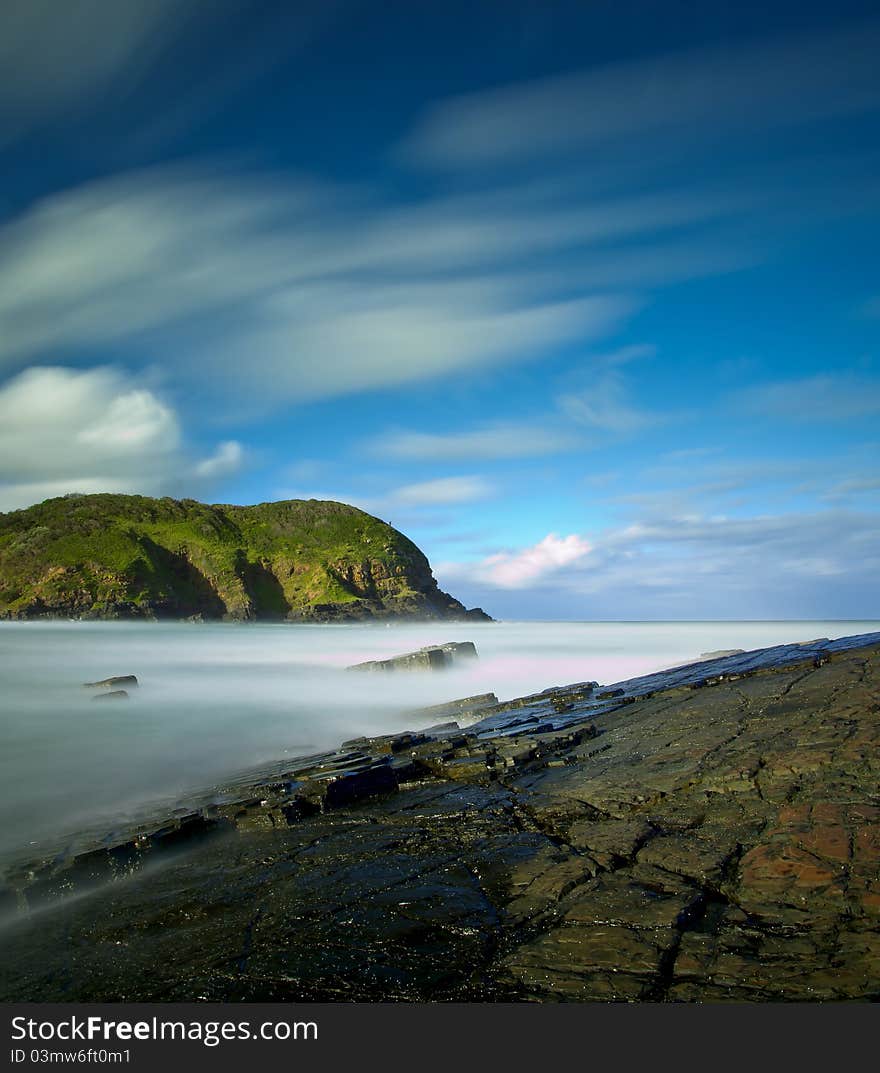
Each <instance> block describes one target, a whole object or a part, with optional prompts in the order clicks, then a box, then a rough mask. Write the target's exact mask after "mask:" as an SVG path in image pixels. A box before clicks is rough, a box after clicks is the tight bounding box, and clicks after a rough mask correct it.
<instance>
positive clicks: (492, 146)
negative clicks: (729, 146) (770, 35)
mask: <svg viewBox="0 0 880 1073" xmlns="http://www.w3.org/2000/svg"><path fill="white" fill-rule="evenodd" d="M878 51H880V23H877V22H876V21H874V22H868V23H864V24H861V25H855V26H849V27H846V28H844V29H842V30H838V31H835V32H830V33H829V32H824V33H821V34H819V33H814V34H810V35H802V36H799V37H788V38H778V39H775V40H768V41H761V42H758V43H747V44H744V45H741V46H733V45H728V46H722V47H718V48H711V49H703V50H701V51H692V52H682V53H678V54H674V55H667V56H661V57H658V58H652V59H649V60H637V61H632V62H624V63H615V64H611V65H609V66H607V67H603V68H596V69H593V70H590V71H585V72H579V73H574V74H569V75H563V76H557V77H553V78H549V79H545V80H543V81H535V82H531V83H527V84H525V85H523V84H518V85H512V86H503V87H500V88H497V89H492V90H488V91H483V92H480V93H475V94H471V95H467V96H463V97H458V98H454V99H452V100H449V101H444V102H441V103H440V104H438V105H435V106H434V107H432V108H431V109H430V110H429V111H428V112H427V114H426V115H425V117H424V118H423V121H422V123H421V125H420V126H419V127H418V128H417V129H416V130H415V132H414V133H413V134H412V135H410V136H409V137H408V138H407V139H406V141H405V143H404V144H403V146H402V147H401V153H402V155H403V156H404V158H405V159H407V160H410V161H413V162H417V163H419V164H424V165H429V166H432V167H443V168H460V167H474V166H480V165H486V164H493V163H497V162H501V161H504V162H510V161H513V160H517V159H524V158H541V157H544V156H545V155H546V154H548V153H552V152H554V151H558V150H565V149H571V148H583V147H588V146H596V145H599V144H608V143H618V142H620V141H622V140H624V139H628V140H629V141H630V144H631V143H632V142H633V141H638V140H639V139H644V138H646V137H648V136H650V135H652V134H663V135H664V136H665V137H667V138H668V137H670V136H681V135H685V136H688V135H690V136H693V135H694V134H695V133H697V134H699V132H702V131H705V130H706V129H711V130H713V131H718V130H724V131H726V132H727V133H728V134H730V133H733V132H736V131H738V130H740V131H741V130H746V131H749V132H751V133H753V132H754V131H755V130H756V129H761V128H768V127H774V126H781V125H790V124H795V123H803V122H808V121H810V120H815V119H826V118H829V117H833V116H840V115H847V114H851V113H857V112H863V111H867V110H871V109H876V108H877V107H880V85H878V82H877V77H876V57H877V53H878Z"/></svg>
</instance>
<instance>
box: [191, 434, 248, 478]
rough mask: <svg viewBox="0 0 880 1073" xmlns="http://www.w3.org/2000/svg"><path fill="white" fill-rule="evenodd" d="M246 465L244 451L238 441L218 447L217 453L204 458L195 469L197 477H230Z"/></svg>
mask: <svg viewBox="0 0 880 1073" xmlns="http://www.w3.org/2000/svg"><path fill="white" fill-rule="evenodd" d="M243 463H244V449H243V448H242V446H241V444H240V443H239V442H238V440H226V441H224V442H223V443H220V444H218V445H217V449H216V451H215V452H214V453H213V454H212V455H209V457H208V458H203V459H202V460H201V461H200V462H197V463H196V464H195V466H194V467H193V474H194V475H195V476H196V477H230V476H232V474H234V473H238V471H239V470H240V469H241V467H242V465H243Z"/></svg>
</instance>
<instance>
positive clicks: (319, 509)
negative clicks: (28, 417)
mask: <svg viewBox="0 0 880 1073" xmlns="http://www.w3.org/2000/svg"><path fill="white" fill-rule="evenodd" d="M41 616H52V617H72V618H147V619H158V618H177V619H179V618H191V617H201V618H204V619H237V620H245V619H262V620H273V619H274V620H280V619H290V620H311V621H325V620H326V621H346V620H356V619H364V618H370V617H374V616H411V617H423V618H444V619H450V618H464V617H466V616H468V617H472V618H483V619H484V618H487V617H488V616H486V615H485V614H484V613H483V612H482V611H480V610H479V609H476V610H474V611H466V610H465V608H464V607H463V606H462V604H460V603H459V602H458V601H457V600H455V599H454V598H453V597H451V596H449V595H448V594H447V593H444V592H441V591H440V589H439V588H438V587H437V582H436V581H435V580H434V577H433V575H432V573H431V567H430V565H429V564H428V560H427V559H426V558H425V556H424V555H423V554H422V552H421V551H420V550H419V549H418V548H417V547H416V545H415V544H413V542H412V541H411V540H409V539H407V537H405V536H404V535H403V534H402V533H399V532H398V531H397V530H396V529H393V528H392V527H391V526H390V525H388V524H387V523H385V522H383V521H380V520H379V519H378V518H374V517H372V515H370V514H366V513H364V512H363V511H361V510H357V509H356V508H355V507H349V506H346V505H345V504H344V503H332V502H323V501H319V500H314V499H310V500H287V501H282V502H279V503H260V504H258V505H257V506H252V507H235V506H225V505H215V506H208V505H207V504H204V503H198V502H196V501H195V500H192V499H183V500H176V499H169V498H164V499H151V498H148V497H146V496H128V495H68V496H63V497H61V498H60V499H47V500H46V501H45V502H44V503H39V504H37V505H36V506H33V507H28V508H27V509H26V510H17V511H12V512H10V513H9V514H0V618H37V617H41Z"/></svg>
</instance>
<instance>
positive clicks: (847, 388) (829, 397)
mask: <svg viewBox="0 0 880 1073" xmlns="http://www.w3.org/2000/svg"><path fill="white" fill-rule="evenodd" d="M734 401H735V404H736V405H737V407H738V408H741V409H743V410H744V411H745V412H747V413H750V414H755V415H758V416H761V417H772V418H774V419H776V420H785V421H805V422H822V421H849V420H854V419H858V418H864V417H873V416H874V415H876V414H880V379H872V378H870V377H865V376H855V375H851V374H843V373H841V374H830V375H826V376H812V377H806V378H804V379H800V380H787V381H777V382H774V383H768V384H760V385H758V386H756V387H753V388H749V389H748V390H746V391H743V392H740V393H739V394H738V395H736V396H735V399H734Z"/></svg>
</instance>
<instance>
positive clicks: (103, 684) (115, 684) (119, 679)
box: [83, 674, 138, 689]
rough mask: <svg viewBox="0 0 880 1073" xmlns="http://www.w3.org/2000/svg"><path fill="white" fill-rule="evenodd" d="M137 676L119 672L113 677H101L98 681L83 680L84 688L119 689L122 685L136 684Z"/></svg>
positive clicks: (130, 685)
mask: <svg viewBox="0 0 880 1073" xmlns="http://www.w3.org/2000/svg"><path fill="white" fill-rule="evenodd" d="M137 684H138V680H137V677H136V676H135V675H133V674H120V675H117V676H116V677H115V678H102V679H101V681H100V682H84V683H83V688H84V689H120V688H121V687H122V686H128V687H129V688H131V687H132V686H136V685H137Z"/></svg>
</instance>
